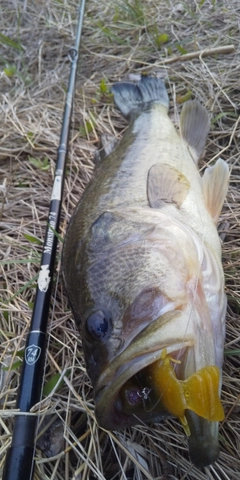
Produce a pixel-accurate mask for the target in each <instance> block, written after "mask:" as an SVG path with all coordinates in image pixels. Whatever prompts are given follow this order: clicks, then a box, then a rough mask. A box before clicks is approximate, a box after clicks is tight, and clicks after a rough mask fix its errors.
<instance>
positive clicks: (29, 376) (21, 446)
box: [2, 0, 85, 480]
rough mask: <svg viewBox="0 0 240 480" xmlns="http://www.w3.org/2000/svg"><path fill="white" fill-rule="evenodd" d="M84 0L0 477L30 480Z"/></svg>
mask: <svg viewBox="0 0 240 480" xmlns="http://www.w3.org/2000/svg"><path fill="white" fill-rule="evenodd" d="M84 9H85V0H82V1H81V5H80V11H79V20H78V26H77V32H76V40H75V45H74V48H72V49H70V51H69V58H70V60H71V71H70V76H69V83H68V91H67V97H66V101H65V108H64V114H63V121H62V130H61V136H60V142H59V148H58V154H57V162H56V170H55V176H54V183H53V189H52V195H51V201H50V209H49V214H48V219H47V228H46V234H45V240H44V245H43V252H42V259H41V265H40V272H39V278H38V285H37V289H36V296H35V303H34V309H33V314H32V319H31V325H30V329H29V333H28V336H27V340H26V346H25V355H24V361H23V368H22V373H21V378H20V386H19V390H18V398H17V403H16V408H17V409H19V413H18V414H17V415H16V416H15V420H14V427H13V435H12V443H11V446H10V448H9V449H8V451H7V455H6V460H5V464H4V470H3V477H2V480H23V479H24V480H31V479H32V477H33V472H34V453H35V430H36V424H37V420H38V415H37V414H31V413H29V412H30V410H31V408H32V407H33V406H34V405H35V404H36V403H38V402H39V401H40V399H41V390H42V383H43V374H44V363H45V352H46V335H47V322H48V313H49V306H50V298H51V289H52V278H53V273H54V264H55V257H56V250H57V237H56V235H55V234H54V231H58V227H59V221H60V213H61V206H62V197H63V183H64V174H65V166H66V160H67V150H68V141H69V131H70V122H71V116H72V106H73V99H74V94H75V83H76V73H77V65H78V57H79V50H80V42H81V34H82V25H83V17H84Z"/></svg>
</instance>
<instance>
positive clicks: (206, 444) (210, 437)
mask: <svg viewBox="0 0 240 480" xmlns="http://www.w3.org/2000/svg"><path fill="white" fill-rule="evenodd" d="M185 415H186V418H187V422H188V425H189V428H190V431H191V435H190V437H188V447H189V456H190V459H191V461H192V462H193V464H194V465H195V466H196V467H197V468H204V467H207V466H209V465H211V464H212V463H214V462H215V461H216V460H217V459H218V456H219V449H220V448H219V441H218V425H219V422H210V421H208V420H206V419H204V418H202V417H199V416H198V415H196V414H195V413H194V412H192V411H191V410H186V411H185Z"/></svg>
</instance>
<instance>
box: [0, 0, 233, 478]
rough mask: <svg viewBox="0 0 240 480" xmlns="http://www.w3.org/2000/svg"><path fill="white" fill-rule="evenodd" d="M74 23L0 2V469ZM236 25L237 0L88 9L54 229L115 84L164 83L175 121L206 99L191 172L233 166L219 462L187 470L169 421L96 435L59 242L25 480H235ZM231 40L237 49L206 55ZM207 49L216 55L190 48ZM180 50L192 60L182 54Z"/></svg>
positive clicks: (49, 10) (31, 3)
mask: <svg viewBox="0 0 240 480" xmlns="http://www.w3.org/2000/svg"><path fill="white" fill-rule="evenodd" d="M76 18H77V5H76V2H72V1H67V0H45V1H43V0H22V1H20V2H19V1H17V0H1V5H0V94H1V105H0V118H1V122H0V198H1V209H0V214H1V218H0V222H1V223H0V235H1V237H0V253H1V269H2V270H1V277H0V282H1V283H0V288H1V320H0V321H1V323H0V325H1V330H0V361H1V364H2V369H1V376H0V383H1V387H0V407H1V410H0V469H1V468H2V465H3V462H4V456H5V452H6V449H7V447H8V446H9V442H10V434H11V431H12V419H13V414H14V408H15V401H16V396H17V387H18V384H19V373H20V366H21V362H22V349H23V346H24V339H25V336H26V332H27V329H28V326H29V322H30V319H31V311H32V306H33V301H34V295H35V284H36V278H37V274H38V265H39V260H40V253H41V244H42V240H43V238H44V231H45V225H46V217H47V213H48V205H49V199H50V195H51V188H52V183H53V176H54V166H55V160H56V150H57V147H58V142H59V134H60V129H61V121H62V112H63V105H64V101H65V94H66V88H67V83H68V76H69V68H70V67H69V61H68V50H69V48H70V47H71V46H72V45H73V43H74V35H75V27H76ZM239 29H240V5H239V2H238V0H232V1H231V2H229V1H228V0H222V1H215V0H205V1H204V0H201V1H196V0H195V1H194V0H185V1H183V2H181V3H179V2H178V1H175V0H167V1H166V2H163V1H153V0H146V1H144V0H142V1H141V0H129V1H126V0H115V1H113V0H109V1H108V2H97V1H96V0H89V1H87V6H86V15H85V21H84V29H83V37H82V48H81V61H80V66H79V73H78V78H77V90H76V97H75V102H74V114H73V123H72V129H71V135H70V146H69V160H68V167H67V172H66V181H65V195H64V203H63V210H62V223H61V232H60V233H61V235H62V236H64V232H65V229H66V225H67V223H68V221H69V218H70V216H71V214H72V211H73V208H74V205H75V204H76V202H77V201H78V199H79V198H80V195H81V193H82V191H83V189H84V187H85V185H86V184H87V182H88V181H89V179H90V177H91V175H92V173H93V156H94V152H95V150H96V149H97V147H98V145H99V139H100V136H101V134H102V133H106V134H108V133H110V134H114V135H116V136H120V135H121V133H122V131H123V130H124V128H125V126H126V122H125V121H124V120H123V119H122V118H121V117H120V115H119V113H118V112H117V110H116V108H115V107H114V105H113V103H112V98H111V96H110V95H109V87H110V85H111V84H112V83H113V82H114V81H118V80H120V79H128V78H129V75H133V74H141V73H149V74H157V75H161V76H162V77H165V78H166V81H167V85H168V90H169V94H170V98H171V108H170V115H171V116H172V118H173V119H176V118H177V115H178V113H179V111H180V109H181V103H182V102H183V101H184V100H186V99H187V98H197V99H198V100H200V101H201V102H202V103H203V104H205V105H206V107H207V109H208V111H209V113H210V115H211V119H212V122H211V131H210V135H209V137H208V142H207V146H206V156H205V160H204V161H203V163H202V168H204V167H205V166H206V164H208V163H209V162H212V161H214V160H215V159H216V158H218V157H219V156H221V157H222V158H224V159H225V160H227V162H228V164H229V166H230V168H231V181H230V188H229V192H228V196H227V199H226V202H225V205H224V208H223V212H222V215H221V218H220V224H221V231H222V233H224V242H223V265H224V271H225V278H226V292H227V296H228V310H227V335H226V346H225V349H226V350H225V362H224V368H223V391H222V400H223V405H224V409H225V413H226V417H225V420H224V421H223V422H222V424H221V426H220V430H219V435H220V444H221V453H220V457H219V461H218V462H217V463H216V464H215V465H212V466H210V467H208V468H205V469H204V470H202V471H200V470H197V469H196V468H195V467H193V465H192V464H191V463H190V461H189V457H188V450H187V441H186V438H185V436H184V434H183V431H182V428H181V426H180V425H179V423H178V421H177V420H174V419H173V420H166V421H164V422H163V423H161V424H155V425H151V426H138V427H134V428H132V429H127V430H123V431H120V432H118V433H116V432H105V431H103V430H100V429H99V428H98V426H97V424H96V421H95V417H94V404H93V400H92V388H91V385H90V382H89V379H88V377H87V374H86V371H85V365H84V361H83V355H82V346H81V338H80V337H79V334H78V332H77V330H76V327H75V324H74V321H73V318H72V314H71V312H70V310H69V306H68V303H67V300H66V296H65V293H64V289H63V285H62V279H61V269H60V250H61V245H60V249H59V253H58V259H57V264H56V273H55V281H54V289H53V296H52V304H51V313H50V318H49V341H48V352H47V357H46V368H45V380H44V395H43V400H42V401H41V403H40V404H39V405H38V411H39V414H40V429H41V428H42V426H43V425H45V422H46V421H48V420H49V419H50V420H51V419H52V414H55V419H58V424H55V428H54V429H52V430H51V435H52V436H51V437H49V435H48V436H46V435H45V437H44V440H39V441H38V448H37V452H36V469H35V474H34V479H35V480H37V479H41V480H46V479H54V480H62V479H66V480H68V479H75V480H77V479H81V480H87V479H94V478H98V479H102V480H103V479H108V480H110V479H111V480H113V479H119V480H120V479H121V480H124V479H125V480H126V479H131V480H143V479H159V480H160V479H161V480H165V479H171V480H173V479H177V480H180V479H181V480H183V479H188V480H193V479H197V480H206V479H209V480H210V479H211V480H213V479H214V480H219V479H221V480H234V479H238V478H239V471H240V454H239V451H240V427H239V410H240V406H239V391H240V390H239V387H240V377H239V366H240V360H239V354H240V344H239V339H240V321H239V320H240V282H239V278H240V277H239V272H240V268H239V266H240V260H239V259H240V240H239V238H240V227H239V215H240V208H239V205H240V193H239V178H240V177H239V173H240V166H239V137H240V126H239V118H240V117H239V113H240V110H239V93H240V87H239V77H240V55H239V39H240V31H239ZM229 45H234V47H235V50H234V51H231V53H226V54H224V53H217V49H218V48H219V47H223V46H229ZM204 49H213V50H214V52H212V54H211V55H209V54H208V55H207V56H204V55H199V54H196V52H197V51H199V50H201V51H202V50H204ZM230 50H231V49H230ZM190 53H191V54H193V57H194V58H192V59H189V55H188V54H190ZM176 56H177V59H176ZM176 60H177V61H176ZM57 382H58V383H57ZM41 438H43V437H41ZM61 439H63V441H62V442H61Z"/></svg>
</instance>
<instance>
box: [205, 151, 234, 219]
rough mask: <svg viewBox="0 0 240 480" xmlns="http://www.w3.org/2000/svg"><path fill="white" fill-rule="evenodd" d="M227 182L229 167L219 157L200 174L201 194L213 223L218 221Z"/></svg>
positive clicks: (226, 189)
mask: <svg viewBox="0 0 240 480" xmlns="http://www.w3.org/2000/svg"><path fill="white" fill-rule="evenodd" d="M228 184H229V168H228V165H227V163H226V162H225V161H224V160H222V159H221V158H219V159H218V160H217V162H216V163H215V165H214V166H213V167H207V168H206V170H205V172H204V174H203V176H202V188H203V196H204V200H205V204H206V207H207V209H208V211H209V213H210V215H211V216H212V218H213V221H214V222H215V224H216V223H217V222H218V218H219V215H220V213H221V210H222V206H223V202H224V200H225V197H226V195H227V191H228Z"/></svg>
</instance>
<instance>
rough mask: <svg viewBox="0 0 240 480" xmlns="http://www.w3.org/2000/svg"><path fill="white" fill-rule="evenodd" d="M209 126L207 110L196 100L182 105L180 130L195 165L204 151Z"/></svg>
mask: <svg viewBox="0 0 240 480" xmlns="http://www.w3.org/2000/svg"><path fill="white" fill-rule="evenodd" d="M209 126H210V122H209V117H208V113H207V110H206V109H205V108H204V107H203V106H202V105H200V103H198V102H197V101H196V100H190V101H188V102H186V103H184V105H183V108H182V111H181V116H180V130H181V135H182V137H183V138H184V140H185V142H186V143H187V144H188V145H189V147H191V153H192V155H193V160H194V161H195V162H196V163H197V162H198V159H199V157H200V155H201V153H202V151H203V149H204V146H205V143H206V138H207V135H208V132H209Z"/></svg>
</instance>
